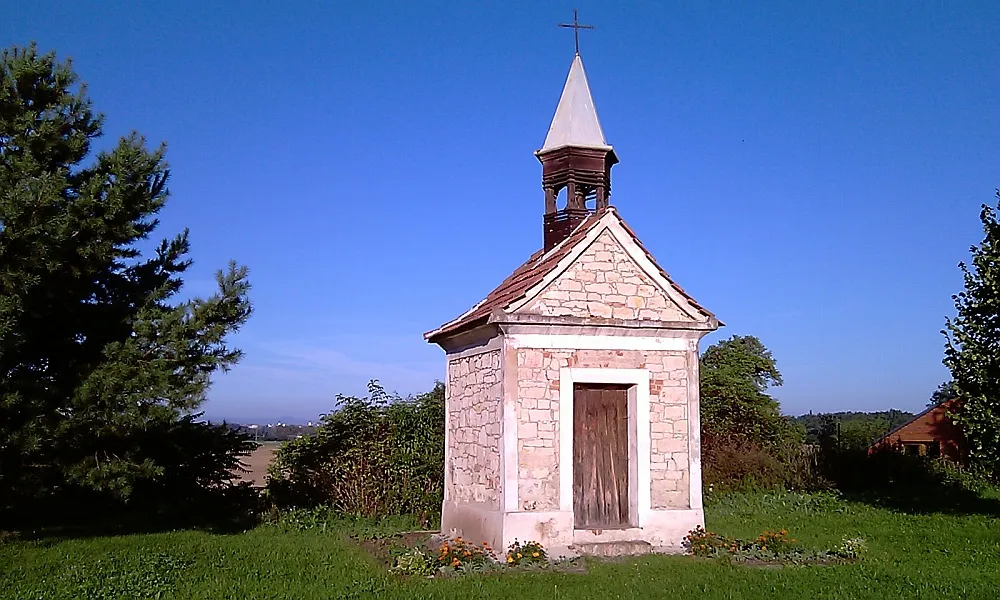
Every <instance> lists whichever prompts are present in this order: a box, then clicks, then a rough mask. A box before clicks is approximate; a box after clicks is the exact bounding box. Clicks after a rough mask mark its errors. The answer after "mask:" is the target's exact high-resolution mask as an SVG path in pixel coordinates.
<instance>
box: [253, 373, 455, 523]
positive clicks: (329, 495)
mask: <svg viewBox="0 0 1000 600" xmlns="http://www.w3.org/2000/svg"><path fill="white" fill-rule="evenodd" d="M337 400H338V404H339V407H338V409H337V410H336V411H334V412H332V413H330V414H327V415H324V416H323V418H322V420H321V424H320V425H319V427H317V428H316V431H315V432H314V433H313V434H311V435H307V436H304V437H302V438H299V439H297V440H292V441H290V442H286V443H284V444H282V445H281V447H280V448H279V449H278V451H277V452H276V454H275V461H274V463H273V464H272V465H271V468H270V471H269V473H270V475H271V481H270V483H269V485H268V493H269V495H270V497H271V498H272V501H274V502H275V503H277V504H278V505H279V506H316V505H327V506H330V507H332V508H334V509H335V510H337V511H340V512H343V513H346V514H350V515H359V516H366V517H379V516H384V515H402V514H415V515H420V517H421V521H423V522H424V523H425V525H426V524H427V523H429V522H430V521H431V520H432V519H433V518H434V517H435V516H436V515H437V514H438V512H439V511H440V510H441V501H442V494H443V489H444V385H443V384H441V383H438V384H437V385H436V386H435V387H434V389H433V390H432V391H431V392H428V393H426V394H422V395H420V396H417V397H415V398H410V399H402V398H399V397H395V396H390V395H389V394H387V393H386V392H385V390H383V389H382V387H381V386H380V385H379V384H378V383H377V382H375V381H373V382H371V383H370V384H369V395H368V397H367V398H354V397H344V396H338V398H337Z"/></svg>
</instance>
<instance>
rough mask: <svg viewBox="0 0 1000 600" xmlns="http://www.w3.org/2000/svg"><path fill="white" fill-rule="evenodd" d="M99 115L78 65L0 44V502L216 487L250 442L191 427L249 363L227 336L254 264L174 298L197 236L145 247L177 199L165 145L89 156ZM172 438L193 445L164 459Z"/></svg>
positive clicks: (243, 308) (235, 324) (133, 140)
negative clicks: (224, 376) (212, 393)
mask: <svg viewBox="0 0 1000 600" xmlns="http://www.w3.org/2000/svg"><path fill="white" fill-rule="evenodd" d="M102 121H103V117H102V116H101V115H99V114H97V113H95V112H94V111H93V108H92V106H91V101H90V100H89V98H88V97H87V94H86V87H85V86H83V85H80V84H79V80H78V77H77V75H76V73H74V71H73V69H72V68H71V65H70V63H69V61H65V62H59V61H57V60H56V57H55V55H54V54H47V55H40V54H39V53H38V52H37V49H36V47H35V46H34V45H31V46H29V47H13V48H11V49H7V50H3V51H2V54H0V499H2V500H0V509H3V508H4V504H7V505H8V507H9V506H10V505H12V504H16V503H17V502H18V501H19V500H20V501H21V502H27V501H31V499H33V498H40V497H47V496H50V495H52V494H56V495H58V493H61V492H67V491H68V490H81V489H82V490H91V491H97V492H102V493H105V494H107V495H108V496H109V497H116V498H128V497H130V496H132V495H133V494H134V493H135V492H136V490H137V488H139V487H146V488H148V486H149V485H150V484H153V483H156V482H164V481H175V480H176V478H177V477H179V476H182V475H183V476H185V477H188V480H189V481H191V482H195V483H196V484H197V485H202V486H204V485H215V484H221V483H225V482H226V481H227V480H228V478H229V477H230V476H229V475H227V473H228V472H229V471H228V469H229V468H230V467H233V466H235V465H236V461H237V460H238V455H239V453H240V452H243V451H245V450H246V449H247V447H246V439H245V438H244V437H242V436H233V435H229V434H227V433H225V432H223V431H222V430H221V429H213V426H208V425H206V424H203V423H197V422H196V421H195V420H194V419H193V416H194V411H196V410H197V409H198V407H199V406H200V405H201V404H202V402H203V401H204V399H205V393H206V390H207V389H208V386H209V380H210V377H211V375H212V374H213V373H216V372H217V371H219V370H225V369H228V368H229V367H230V366H232V365H233V364H235V363H236V362H237V361H238V360H239V358H240V352H239V351H238V350H235V349H232V348H230V347H229V346H228V345H227V344H226V338H227V336H228V335H229V334H230V333H232V332H233V331H235V330H236V329H238V328H239V327H240V326H241V325H242V324H243V323H244V322H245V321H246V320H247V318H248V317H249V316H250V313H251V306H250V302H249V300H248V297H247V293H248V290H249V283H248V281H247V270H246V268H245V267H242V266H238V265H236V264H235V263H230V265H229V267H228V269H227V270H225V271H224V272H223V271H220V272H219V273H218V275H217V281H218V286H219V289H218V292H217V293H216V294H215V295H213V296H211V297H209V298H206V299H192V300H185V301H181V300H178V298H177V296H178V293H179V292H180V290H181V286H182V283H183V282H182V275H183V274H184V273H185V271H186V270H187V269H188V267H189V266H190V265H191V261H190V259H188V258H187V257H186V256H187V253H188V251H189V244H188V234H187V231H184V232H183V233H181V234H179V235H176V236H174V237H172V238H171V239H168V240H163V241H162V242H160V243H159V244H157V245H155V246H154V247H153V250H152V252H151V253H148V254H147V255H145V256H144V255H143V253H142V252H141V251H140V247H141V245H142V244H143V242H144V241H145V240H147V238H148V237H149V236H150V234H152V233H153V231H154V230H155V229H156V227H157V225H158V221H157V219H156V214H157V213H158V212H159V211H160V210H161V209H162V208H163V206H164V203H165V202H166V201H167V197H168V191H167V181H168V175H169V171H168V167H167V163H166V161H165V159H164V152H165V148H164V147H163V146H161V147H159V148H158V149H155V150H150V149H148V148H147V147H146V144H145V142H144V140H143V138H142V137H140V136H139V135H137V134H135V133H133V134H131V135H129V136H127V137H124V138H122V139H120V140H119V141H118V143H117V144H116V145H115V146H114V147H113V148H112V149H110V150H108V151H101V152H96V153H95V154H93V155H92V154H91V150H92V146H91V145H92V143H93V142H94V141H95V140H97V139H98V138H99V137H100V136H101V135H102V129H101V127H102ZM88 158H89V160H88ZM85 161H86V162H85ZM177 436H180V437H181V438H183V439H186V440H188V441H191V442H199V443H194V444H193V445H192V446H175V447H174V450H173V451H166V450H165V448H166V447H167V446H169V445H170V441H169V440H171V439H177ZM153 440H157V441H156V443H155V444H154V443H152V441H153ZM213 461H214V462H213ZM185 473H186V474H187V475H184V474H185ZM154 495H155V494H154Z"/></svg>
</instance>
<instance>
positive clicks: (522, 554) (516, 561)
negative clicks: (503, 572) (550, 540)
mask: <svg viewBox="0 0 1000 600" xmlns="http://www.w3.org/2000/svg"><path fill="white" fill-rule="evenodd" d="M548 561H549V556H548V554H547V553H546V552H545V548H543V547H542V545H541V544H540V543H538V542H535V541H527V542H524V543H523V544H522V543H521V542H519V541H517V540H516V539H515V540H514V543H513V544H511V545H510V546H509V547H508V548H507V564H508V565H509V566H512V567H517V566H521V565H539V564H545V563H547V562H548Z"/></svg>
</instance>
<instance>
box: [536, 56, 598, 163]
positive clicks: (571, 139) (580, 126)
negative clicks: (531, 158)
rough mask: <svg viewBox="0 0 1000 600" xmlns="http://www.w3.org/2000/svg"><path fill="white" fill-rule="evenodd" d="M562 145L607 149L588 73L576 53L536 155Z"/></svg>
mask: <svg viewBox="0 0 1000 600" xmlns="http://www.w3.org/2000/svg"><path fill="white" fill-rule="evenodd" d="M563 146H576V147H583V148H602V149H605V148H606V149H610V148H611V146H608V142H607V141H606V140H605V139H604V130H603V129H602V128H601V121H600V119H598V118H597V107H595V106H594V98H593V97H592V96H591V95H590V85H589V84H588V83H587V73H586V72H585V71H584V70H583V61H582V60H581V59H580V55H579V54H577V55H576V56H575V57H574V58H573V64H572V65H570V68H569V75H568V76H567V77H566V85H564V86H563V91H562V96H561V97H560V98H559V105H558V106H557V107H556V114H555V116H554V117H553V118H552V124H551V125H550V126H549V133H548V135H546V136H545V143H544V144H542V149H541V150H539V152H546V151H548V150H554V149H556V148H561V147H563Z"/></svg>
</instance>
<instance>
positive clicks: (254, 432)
mask: <svg viewBox="0 0 1000 600" xmlns="http://www.w3.org/2000/svg"><path fill="white" fill-rule="evenodd" d="M229 426H230V427H231V428H232V429H233V431H236V432H238V433H240V434H242V435H245V436H247V437H248V438H250V439H252V440H253V441H255V442H287V441H288V440H295V439H298V438H300V437H302V436H306V435H312V434H313V433H315V432H316V426H315V425H288V424H284V423H283V424H281V425H241V424H239V423H231V424H230V425H229Z"/></svg>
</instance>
